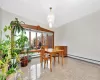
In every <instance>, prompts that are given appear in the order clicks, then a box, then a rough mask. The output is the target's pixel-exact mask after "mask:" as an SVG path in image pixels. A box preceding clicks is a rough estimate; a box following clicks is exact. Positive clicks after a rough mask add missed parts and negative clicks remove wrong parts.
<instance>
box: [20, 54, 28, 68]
mask: <svg viewBox="0 0 100 80" xmlns="http://www.w3.org/2000/svg"><path fill="white" fill-rule="evenodd" d="M27 65H28V58H27V56H25V57H22V58H21V67H25V66H27Z"/></svg>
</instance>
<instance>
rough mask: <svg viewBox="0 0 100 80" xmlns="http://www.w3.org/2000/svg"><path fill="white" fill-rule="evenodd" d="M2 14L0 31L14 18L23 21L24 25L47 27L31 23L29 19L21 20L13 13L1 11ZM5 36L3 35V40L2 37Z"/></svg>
mask: <svg viewBox="0 0 100 80" xmlns="http://www.w3.org/2000/svg"><path fill="white" fill-rule="evenodd" d="M1 12H2V29H3V28H4V27H5V25H9V24H10V22H11V21H12V20H14V19H15V18H18V19H19V21H23V22H25V24H30V25H40V26H41V27H47V26H46V25H44V24H41V23H38V22H36V21H32V20H29V19H26V18H23V17H21V16H18V15H16V14H13V13H10V12H7V11H5V10H1ZM6 34H10V32H7V33H6ZM4 35H5V34H3V39H5V37H4Z"/></svg>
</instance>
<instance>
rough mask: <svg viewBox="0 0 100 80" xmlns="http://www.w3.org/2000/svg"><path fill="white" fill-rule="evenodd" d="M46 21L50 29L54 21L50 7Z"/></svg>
mask: <svg viewBox="0 0 100 80" xmlns="http://www.w3.org/2000/svg"><path fill="white" fill-rule="evenodd" d="M47 20H48V23H49V27H50V28H52V25H53V23H54V20H55V16H54V14H53V12H52V7H50V13H49V14H48V17H47Z"/></svg>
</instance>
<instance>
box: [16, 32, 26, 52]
mask: <svg viewBox="0 0 100 80" xmlns="http://www.w3.org/2000/svg"><path fill="white" fill-rule="evenodd" d="M26 42H28V38H27V36H26V35H25V33H22V34H21V35H19V38H18V39H17V40H16V44H17V45H18V47H19V48H21V49H22V50H23V48H24V46H25V43H26Z"/></svg>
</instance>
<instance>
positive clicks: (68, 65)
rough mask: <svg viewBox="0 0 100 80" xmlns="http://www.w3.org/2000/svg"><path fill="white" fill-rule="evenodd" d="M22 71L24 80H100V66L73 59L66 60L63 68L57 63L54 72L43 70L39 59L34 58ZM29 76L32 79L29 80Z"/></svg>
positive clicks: (47, 69)
mask: <svg viewBox="0 0 100 80" xmlns="http://www.w3.org/2000/svg"><path fill="white" fill-rule="evenodd" d="M48 66H49V65H48ZM29 67H30V69H29ZM29 70H30V76H29ZM22 71H23V78H24V79H23V80H100V66H99V65H96V64H91V63H88V62H84V61H81V60H76V59H72V58H65V59H64V65H63V66H62V65H61V63H60V64H58V63H57V62H56V64H55V66H54V65H53V71H52V72H50V70H49V67H46V69H43V68H42V67H41V65H40V61H39V58H34V59H32V61H31V63H30V64H29V65H28V66H27V67H23V68H22ZM28 76H29V78H30V79H27V78H28Z"/></svg>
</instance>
